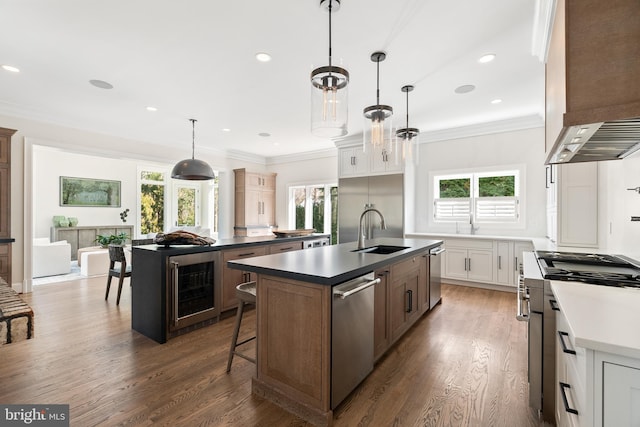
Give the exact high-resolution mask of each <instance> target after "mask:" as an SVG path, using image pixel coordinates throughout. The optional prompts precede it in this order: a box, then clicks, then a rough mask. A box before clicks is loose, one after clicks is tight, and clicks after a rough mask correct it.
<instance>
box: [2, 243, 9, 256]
mask: <svg viewBox="0 0 640 427" xmlns="http://www.w3.org/2000/svg"><path fill="white" fill-rule="evenodd" d="M7 255H9V245H0V256H7Z"/></svg>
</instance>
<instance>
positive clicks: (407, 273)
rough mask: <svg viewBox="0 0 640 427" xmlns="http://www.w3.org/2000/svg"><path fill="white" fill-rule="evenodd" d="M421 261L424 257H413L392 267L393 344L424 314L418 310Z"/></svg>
mask: <svg viewBox="0 0 640 427" xmlns="http://www.w3.org/2000/svg"><path fill="white" fill-rule="evenodd" d="M421 260H422V257H420V256H413V257H411V258H409V259H407V260H406V261H401V262H399V263H396V264H394V265H392V266H391V285H390V288H389V318H390V329H391V342H392V343H393V342H395V341H396V340H397V339H398V338H400V336H402V334H403V333H405V331H406V330H407V329H409V327H411V325H412V324H413V322H414V321H415V320H416V319H417V318H418V317H420V315H421V314H422V313H421V312H420V310H418V301H419V298H420V295H419V288H420V282H421V277H420V272H421V269H420V265H421V262H420V261H421Z"/></svg>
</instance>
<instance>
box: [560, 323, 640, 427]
mask: <svg viewBox="0 0 640 427" xmlns="http://www.w3.org/2000/svg"><path fill="white" fill-rule="evenodd" d="M556 386H557V389H556V425H558V426H563V427H564V426H569V427H578V426H580V427H593V426H595V427H609V426H615V427H626V426H630V427H631V426H640V359H635V358H630V357H626V356H620V355H617V354H611V353H607V352H602V351H596V350H592V349H588V348H583V347H578V346H576V345H575V340H574V337H573V333H572V331H571V328H570V326H569V322H568V321H567V319H566V317H565V316H564V314H563V313H562V312H561V311H558V312H556Z"/></svg>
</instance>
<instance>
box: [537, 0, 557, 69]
mask: <svg viewBox="0 0 640 427" xmlns="http://www.w3.org/2000/svg"><path fill="white" fill-rule="evenodd" d="M556 6H557V0H536V5H535V14H534V17H533V33H532V35H531V54H532V55H534V56H537V57H538V59H539V60H540V62H543V63H546V62H547V54H548V53H549V42H550V41H551V30H552V28H553V20H554V18H555V16H556Z"/></svg>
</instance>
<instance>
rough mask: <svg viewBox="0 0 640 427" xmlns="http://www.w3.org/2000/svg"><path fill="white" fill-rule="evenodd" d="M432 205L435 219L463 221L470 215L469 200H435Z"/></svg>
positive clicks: (461, 198)
mask: <svg viewBox="0 0 640 427" xmlns="http://www.w3.org/2000/svg"><path fill="white" fill-rule="evenodd" d="M433 205H434V209H433V212H434V217H435V219H440V220H445V221H446V220H465V219H469V215H471V199H470V198H463V197H460V198H455V199H453V198H452V199H435V200H434V202H433Z"/></svg>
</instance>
